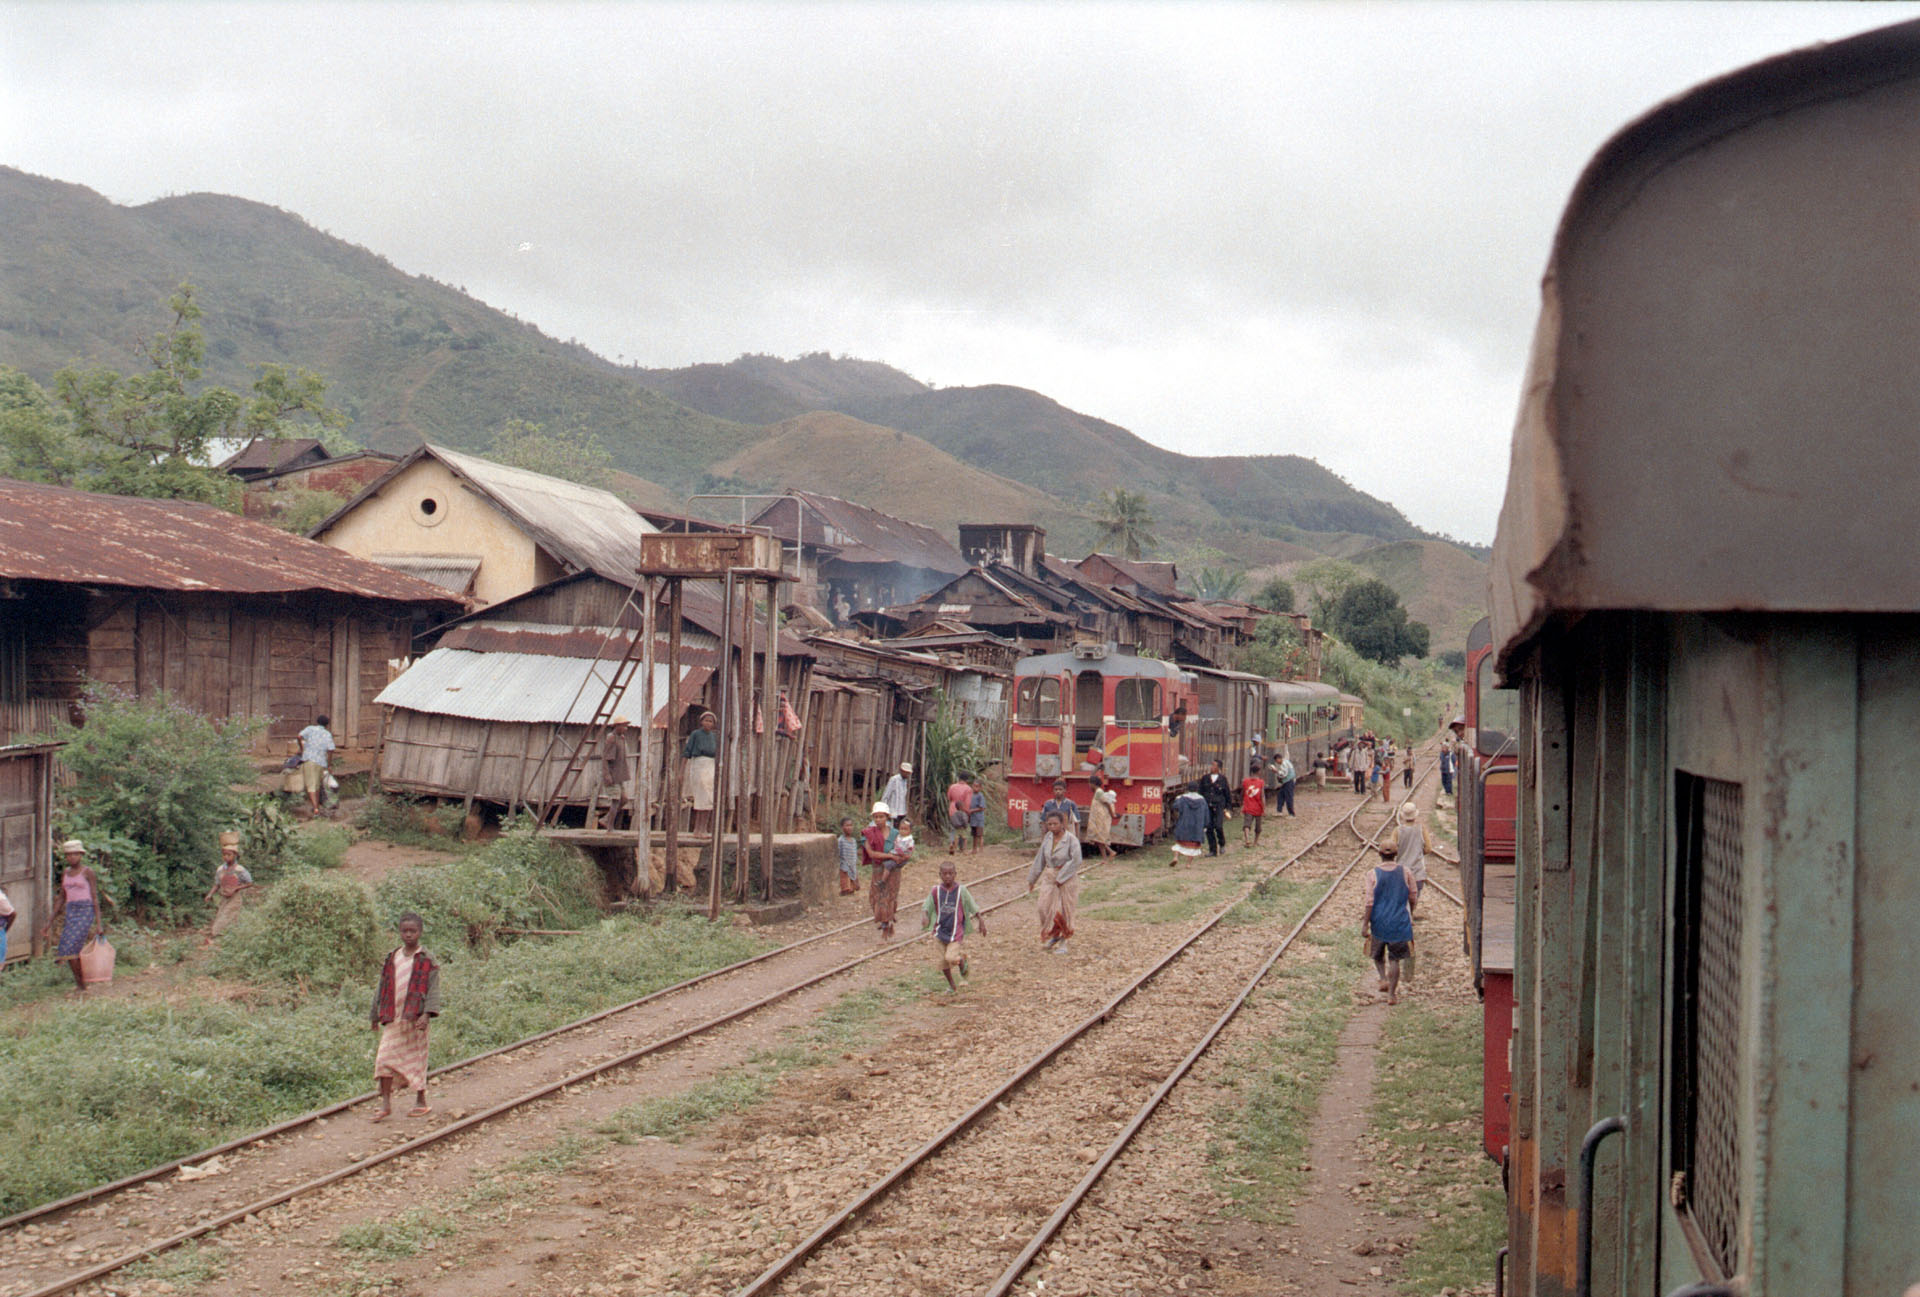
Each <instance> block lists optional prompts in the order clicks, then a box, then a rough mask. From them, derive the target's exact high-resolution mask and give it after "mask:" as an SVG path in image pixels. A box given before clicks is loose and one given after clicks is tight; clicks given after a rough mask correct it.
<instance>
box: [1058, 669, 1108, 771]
mask: <svg viewBox="0 0 1920 1297" xmlns="http://www.w3.org/2000/svg"><path fill="white" fill-rule="evenodd" d="M1106 713H1107V682H1106V677H1105V676H1102V675H1101V674H1100V673H1099V672H1098V671H1081V672H1079V673H1077V674H1076V675H1075V676H1074V677H1073V751H1072V752H1071V753H1069V754H1068V757H1069V759H1068V760H1066V761H1063V762H1062V763H1061V764H1062V766H1063V768H1064V769H1066V770H1068V771H1073V770H1078V769H1079V768H1080V765H1081V763H1082V762H1083V761H1084V760H1085V759H1086V755H1087V753H1088V752H1090V751H1091V750H1093V749H1094V748H1097V747H1099V746H1100V737H1101V733H1102V731H1103V730H1104V729H1105V728H1106V722H1107V714H1106Z"/></svg>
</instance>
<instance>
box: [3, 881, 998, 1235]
mask: <svg viewBox="0 0 1920 1297" xmlns="http://www.w3.org/2000/svg"><path fill="white" fill-rule="evenodd" d="M1025 868H1026V866H1025V865H1023V864H1022V865H1014V866H1012V867H1010V868H1007V869H1002V870H999V871H997V872H995V873H991V874H983V875H982V876H981V877H979V878H976V879H973V880H972V881H971V882H970V883H969V884H968V885H969V886H978V885H979V884H981V883H990V882H992V881H993V880H994V879H996V878H1005V877H1006V876H1007V875H1008V874H1013V873H1018V872H1019V871H1020V870H1022V869H1025ZM872 922H873V920H872V919H855V920H854V921H853V922H852V923H843V924H841V925H840V926H839V927H837V928H828V929H827V930H826V931H825V932H816V933H814V934H813V935H812V936H811V937H802V938H801V939H800V940H798V941H793V942H789V943H788V944H786V945H784V946H776V947H775V948H774V949H772V950H763V951H761V952H760V953H759V954H757V955H749V956H747V958H745V959H739V960H735V961H734V962H733V963H731V964H726V965H723V966H722V967H720V968H711V969H708V970H707V971H706V972H704V973H696V974H694V975H693V976H692V977H689V978H686V979H684V980H682V981H678V982H675V983H674V984H673V985H671V986H663V987H661V988H660V989H659V990H657V991H649V992H647V994H645V995H643V996H640V997H639V998H638V999H634V1000H628V1001H626V1002H625V1003H623V1004H616V1005H612V1006H610V1007H608V1008H605V1009H597V1010H595V1011H594V1012H592V1013H589V1014H588V1015H586V1016H585V1017H584V1018H575V1019H574V1020H573V1021H571V1022H565V1023H562V1024H560V1025H559V1026H557V1027H549V1028H547V1029H546V1030H545V1031H539V1032H535V1033H534V1034H533V1035H531V1036H523V1037H522V1038H520V1039H519V1040H516V1041H513V1042H511V1043H510V1044H505V1045H496V1046H494V1047H493V1048H492V1049H489V1050H486V1051H484V1052H482V1053H478V1054H470V1055H468V1056H467V1057H466V1058H462V1059H457V1060H455V1061H454V1062H451V1063H446V1064H443V1065H442V1066H440V1067H436V1068H434V1069H433V1070H432V1071H430V1072H428V1073H427V1076H428V1077H429V1079H431V1078H433V1077H437V1076H445V1075H447V1074H448V1073H450V1072H458V1071H460V1070H461V1069H462V1068H467V1067H472V1066H473V1065H474V1064H475V1063H484V1062H485V1061H487V1060H488V1059H490V1058H498V1057H499V1056H500V1055H502V1054H511V1053H512V1052H513V1051H515V1050H516V1049H526V1048H528V1047H529V1046H531V1045H538V1044H540V1043H541V1042H542V1041H546V1040H552V1039H553V1038H554V1037H555V1036H563V1035H566V1034H567V1033H568V1032H570V1031H578V1030H579V1029H580V1028H582V1027H588V1026H591V1025H593V1024H594V1023H596V1022H600V1021H603V1020H605V1019H607V1018H611V1017H614V1016H616V1015H618V1014H622V1013H626V1012H628V1011H630V1010H632V1009H637V1008H640V1007H641V1006H642V1005H646V1004H651V1003H653V1002H654V1001H655V1000H660V999H664V998H666V997H667V996H669V995H677V994H679V993H680V992H682V991H686V990H690V989H692V988H693V987H696V986H699V985H700V984H701V983H703V982H710V981H712V980H713V979H714V978H717V977H725V976H727V975H728V974H729V973H737V972H739V971H740V970H741V969H743V968H749V967H752V966H753V965H755V964H759V963H764V962H765V961H767V960H769V959H777V958H779V957H780V956H781V955H786V954H791V953H792V952H793V951H796V950H799V949H801V948H802V947H804V946H811V945H813V944H815V943H816V942H821V941H825V940H826V939H827V938H829V937H837V936H840V935H841V934H842V933H847V932H852V931H853V930H854V929H855V928H864V927H866V926H867V925H868V924H870V923H872ZM379 1097H380V1092H379V1091H378V1090H367V1091H365V1092H363V1093H361V1094H356V1095H354V1096H353V1097H352V1098H349V1099H340V1100H336V1101H335V1102H333V1103H330V1104H327V1105H326V1106H325V1107H321V1108H314V1109H311V1110H309V1111H307V1112H303V1113H300V1114H298V1115H296V1116H292V1117H288V1118H286V1119H285V1120H283V1121H279V1122H276V1123H274V1124H273V1125H271V1126H265V1127H262V1128H261V1129H259V1130H255V1131H250V1132H249V1133H247V1134H245V1135H236V1136H234V1138H232V1139H230V1140H228V1141H226V1142H225V1143H223V1144H215V1145H213V1146H212V1147H211V1148H203V1149H201V1150H199V1151H198V1152H196V1153H188V1154H185V1155H184V1156H181V1157H177V1158H174V1159H173V1160H172V1161H170V1162H161V1163H159V1164H157V1165H154V1166H150V1167H147V1168H146V1169H145V1170H142V1171H135V1172H134V1173H133V1174H131V1175H126V1176H122V1177H121V1178H120V1179H118V1180H111V1181H108V1182H107V1183H105V1184H97V1185H94V1186H93V1187H92V1188H89V1189H82V1190H80V1191H79V1192H78V1193H73V1194H69V1195H67V1196H66V1197H65V1198H59V1199H56V1200H54V1201H52V1202H43V1203H40V1204H39V1205H37V1206H34V1207H29V1208H27V1209H26V1210H25V1211H21V1212H16V1213H14V1214H13V1215H11V1216H8V1217H6V1218H4V1219H0V1230H5V1229H11V1228H12V1227H13V1226H15V1225H26V1224H30V1223H32V1222H33V1221H36V1220H40V1219H43V1218H45V1217H47V1216H52V1215H56V1214H58V1213H60V1212H63V1211H66V1210H67V1209H69V1208H72V1207H80V1206H84V1205H86V1204H88V1203H91V1202H95V1201H97V1200H98V1199H101V1198H106V1197H110V1196H111V1195H113V1194H116V1193H119V1192H121V1191H123V1190H126V1189H131V1188H133V1187H134V1186H135V1185H140V1184H145V1183H147V1182H148V1181H150V1180H157V1179H159V1178H160V1177H161V1176H165V1175H171V1174H173V1173H174V1172H175V1171H178V1170H179V1169H180V1168H181V1167H183V1166H189V1165H191V1164H193V1163H195V1162H204V1161H206V1160H207V1159H208V1158H210V1157H219V1156H222V1155H224V1154H227V1153H232V1152H235V1151H237V1150H239V1149H243V1148H246V1147H248V1146H249V1145H252V1144H259V1143H263V1142H265V1141H266V1140H269V1139H273V1138H274V1137H276V1136H278V1135H284V1134H286V1133H287V1132H288V1131H291V1130H298V1129H300V1128H301V1127H302V1126H310V1125H312V1124H313V1123H314V1122H316V1121H320V1120H322V1119H323V1118H327V1117H333V1116H337V1115H338V1114H340V1113H343V1112H345V1111H347V1109H349V1108H352V1107H355V1106H357V1105H359V1104H362V1103H367V1102H369V1101H371V1100H374V1099H377V1098H379Z"/></svg>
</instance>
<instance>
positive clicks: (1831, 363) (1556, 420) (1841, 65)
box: [1491, 24, 1920, 1297]
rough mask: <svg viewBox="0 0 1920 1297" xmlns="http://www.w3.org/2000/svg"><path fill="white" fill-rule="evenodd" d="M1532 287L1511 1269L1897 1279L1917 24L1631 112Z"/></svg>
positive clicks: (1915, 782) (1917, 828)
mask: <svg viewBox="0 0 1920 1297" xmlns="http://www.w3.org/2000/svg"><path fill="white" fill-rule="evenodd" d="M1544 298H1545V301H1544V304H1543V308H1542V312H1541V316H1540V322H1539V327H1538V331H1537V333H1536V336H1535V342H1534V348H1533V357H1532V365H1531V370H1530V373H1529V375H1528V380H1527V385H1526V390H1525V398H1524V401H1523V404H1522V409H1521V414H1520V419H1519V424H1518V427H1517V429H1516V431H1515V435H1514V442H1513V456H1512V472H1511V476H1510V477H1509V480H1508V486H1507V496H1506V503H1505V507H1504V509H1503V511H1502V514H1501V520H1500V531H1499V537H1498V541H1497V543H1496V545H1495V548H1494V554H1493V575H1492V591H1491V593H1492V614H1493V618H1492V620H1493V625H1492V637H1491V638H1492V645H1493V648H1494V651H1495V653H1496V655H1497V670H1498V672H1499V673H1500V675H1501V676H1502V678H1503V680H1504V682H1505V683H1506V684H1508V685H1511V686H1516V687H1517V688H1518V690H1519V712H1520V720H1519V727H1518V743H1517V748H1518V753H1519V799H1518V802H1519V806H1518V810H1519V816H1518V819H1519V824H1518V833H1517V923H1516V930H1515V950H1514V961H1515V969H1514V979H1515V991H1516V994H1517V996H1518V1009H1517V1012H1516V1014H1515V1031H1514V1036H1513V1041H1512V1046H1513V1058H1514V1076H1513V1090H1512V1096H1513V1097H1512V1120H1513V1131H1512V1136H1511V1145H1512V1147H1511V1152H1510V1156H1509V1180H1510V1226H1511V1232H1510V1238H1509V1246H1510V1249H1511V1252H1510V1256H1509V1258H1508V1260H1509V1272H1508V1274H1509V1279H1510V1282H1509V1285H1508V1286H1509V1289H1510V1290H1511V1291H1516V1292H1521V1293H1551V1294H1563V1293H1571V1292H1575V1291H1582V1290H1584V1291H1591V1292H1594V1293H1633V1294H1649V1295H1657V1294H1667V1293H1673V1292H1675V1291H1677V1290H1682V1289H1686V1290H1687V1291H1690V1292H1694V1293H1707V1292H1712V1293H1740V1294H1747V1295H1750V1297H1815V1295H1816V1294H1822V1295H1823V1294H1836V1295H1846V1294H1853V1295H1857V1297H1898V1295H1899V1294H1902V1293H1905V1292H1908V1291H1910V1290H1911V1289H1910V1285H1914V1284H1920V1228H1916V1224H1917V1223H1920V994H1916V991H1915V981H1914V970H1915V958H1914V951H1915V936H1916V933H1920V795H1916V791H1915V790H1916V788H1920V742H1916V736H1920V668H1917V667H1916V663H1920V562H1916V556H1915V552H1914V549H1913V547H1912V541H1911V539H1910V538H1909V537H1908V528H1909V527H1910V526H1912V520H1913V519H1914V518H1915V517H1916V515H1920V25H1915V24H1908V25H1904V26H1900V27H1894V28H1889V29H1886V30H1884V31H1879V32H1875V33H1871V34H1869V35H1866V36H1862V37H1858V38H1855V39H1852V40H1847V41H1842V42H1839V43H1836V44H1833V45H1828V46H1824V47H1820V48H1816V49H1810V50H1805V51H1801V52H1798V53H1794V54H1789V55H1786V56H1784V57H1781V58H1777V59H1773V60H1771V61H1769V62H1766V63H1762V64H1759V65H1756V66H1754V67H1751V68H1747V69H1745V70H1743V71H1740V72H1738V73H1735V74H1733V75H1731V76H1728V77H1725V78H1722V79H1720V80H1718V81H1714V82H1712V83H1709V84H1707V85H1705V86H1702V87H1700V88H1698V89H1696V90H1694V91H1692V92H1691V93H1689V94H1686V95H1684V96H1682V97H1680V98H1678V99H1675V100H1673V101H1670V102H1669V103H1667V104H1664V105H1662V106H1661V107H1660V108H1658V109H1656V110H1655V111H1654V112H1652V113H1650V114H1649V115H1648V116H1646V117H1645V118H1642V119H1641V120H1640V121H1638V122H1635V123H1634V124H1632V125H1631V126H1629V127H1627V128H1626V129H1625V130H1624V131H1622V132H1621V133H1620V134H1619V135H1618V136H1616V137H1615V138H1614V139H1613V140H1612V141H1611V142H1610V143H1608V144H1607V146H1606V147H1605V148H1604V149H1602V150H1601V152H1600V153H1599V154H1598V155H1597V156H1596V157H1595V159H1594V160H1593V162H1592V163H1591V164H1590V165H1589V166H1588V168H1587V170H1586V173H1585V174H1584V175H1583V176H1582V177H1581V180H1580V182H1579V185H1578V187H1577V189H1576V190H1575V192H1574V195H1573V198H1572V200H1571V202H1570V204H1569V206H1568V208H1567V211H1566V214H1565V216H1564V218H1563V220H1562V223H1561V226H1560V229H1559V232H1558V235H1557V238H1556V240H1555V244H1554V249H1553V255H1552V260H1551V263H1550V265H1549V267H1548V269H1547V273H1546V276H1545V280H1544ZM1696 1285H1697V1286H1696Z"/></svg>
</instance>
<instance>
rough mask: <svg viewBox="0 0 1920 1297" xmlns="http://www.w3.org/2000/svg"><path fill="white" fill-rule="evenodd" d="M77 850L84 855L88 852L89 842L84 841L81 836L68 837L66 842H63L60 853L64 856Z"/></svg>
mask: <svg viewBox="0 0 1920 1297" xmlns="http://www.w3.org/2000/svg"><path fill="white" fill-rule="evenodd" d="M75 851H78V852H79V853H80V854H81V855H83V856H84V855H85V854H86V853H87V844H86V843H84V842H82V841H81V840H80V839H79V838H68V839H67V840H66V841H65V842H62V843H61V844H60V854H61V855H63V856H64V855H68V854H70V853H72V852H75Z"/></svg>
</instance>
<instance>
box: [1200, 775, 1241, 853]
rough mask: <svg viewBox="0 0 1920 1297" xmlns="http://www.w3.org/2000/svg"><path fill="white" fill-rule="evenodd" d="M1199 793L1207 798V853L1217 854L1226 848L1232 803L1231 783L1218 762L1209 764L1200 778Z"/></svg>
mask: <svg viewBox="0 0 1920 1297" xmlns="http://www.w3.org/2000/svg"><path fill="white" fill-rule="evenodd" d="M1200 795H1201V796H1202V797H1204V798H1206V799H1207V854H1208V855H1210V856H1217V855H1219V854H1220V853H1221V852H1222V851H1225V850H1226V849H1227V817H1228V816H1229V815H1230V814H1232V812H1231V811H1230V810H1229V809H1228V808H1229V807H1230V806H1232V805H1233V785H1232V784H1229V783H1228V782H1227V777H1226V775H1224V774H1222V773H1221V771H1220V763H1219V762H1218V761H1214V762H1212V763H1211V764H1210V767H1209V768H1208V770H1207V773H1206V774H1204V775H1202V776H1201V778H1200Z"/></svg>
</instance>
